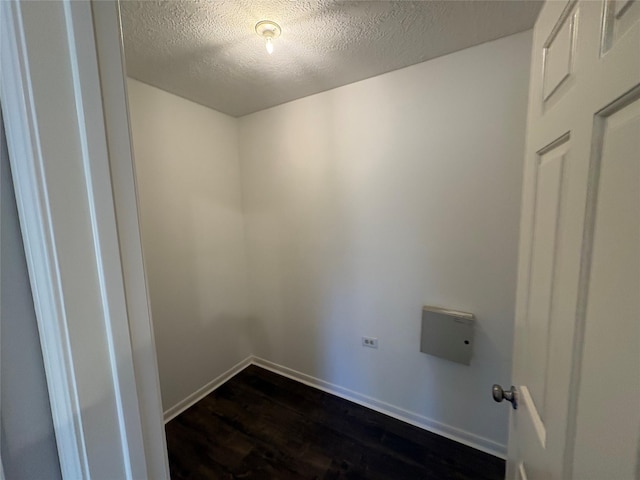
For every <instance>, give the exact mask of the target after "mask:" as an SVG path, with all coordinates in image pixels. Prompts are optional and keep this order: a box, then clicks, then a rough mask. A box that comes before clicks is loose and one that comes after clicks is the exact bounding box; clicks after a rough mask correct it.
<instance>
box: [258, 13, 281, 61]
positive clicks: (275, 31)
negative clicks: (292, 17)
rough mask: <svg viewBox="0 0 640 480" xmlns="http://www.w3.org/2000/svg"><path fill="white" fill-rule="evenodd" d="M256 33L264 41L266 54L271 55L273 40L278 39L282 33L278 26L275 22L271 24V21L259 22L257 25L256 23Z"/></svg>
mask: <svg viewBox="0 0 640 480" xmlns="http://www.w3.org/2000/svg"><path fill="white" fill-rule="evenodd" d="M256 33H257V34H258V35H260V36H261V37H263V38H265V39H266V42H267V44H266V47H267V52H269V54H272V53H273V39H274V38H278V37H279V36H280V33H282V29H281V28H280V25H278V24H277V23H276V22H272V21H271V20H260V21H259V22H258V23H256Z"/></svg>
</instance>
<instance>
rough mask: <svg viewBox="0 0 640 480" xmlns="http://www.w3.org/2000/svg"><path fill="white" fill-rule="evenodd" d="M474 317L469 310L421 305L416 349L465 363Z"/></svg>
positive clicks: (471, 339) (466, 361) (469, 352)
mask: <svg viewBox="0 0 640 480" xmlns="http://www.w3.org/2000/svg"><path fill="white" fill-rule="evenodd" d="M474 319H475V317H474V315H473V314H472V313H466V312H458V311H456V310H449V309H446V308H438V307H430V306H426V307H423V309H422V333H421V335H420V351H421V352H423V353H428V354H429V355H435V356H436V357H440V358H445V359H447V360H451V361H452V362H458V363H463V364H465V365H469V363H470V362H471V352H472V350H473V324H474Z"/></svg>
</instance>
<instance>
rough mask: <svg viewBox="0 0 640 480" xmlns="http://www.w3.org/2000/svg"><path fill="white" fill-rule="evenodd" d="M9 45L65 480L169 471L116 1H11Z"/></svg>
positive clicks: (28, 232) (0, 16)
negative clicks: (31, 3) (43, 2)
mask: <svg viewBox="0 0 640 480" xmlns="http://www.w3.org/2000/svg"><path fill="white" fill-rule="evenodd" d="M41 26H42V27H46V28H39V27H41ZM0 43H2V49H1V54H0V98H1V99H2V102H1V103H2V110H3V114H4V120H5V127H6V136H7V146H8V150H9V157H10V161H11V167H12V176H13V182H14V185H15V191H16V200H17V205H18V213H19V218H20V227H21V231H22V236H23V242H24V247H25V253H26V257H27V266H28V270H29V277H30V283H31V289H32V292H33V300H34V306H35V310H36V316H37V321H38V330H39V334H40V341H41V347H42V353H43V360H44V366H45V372H46V377H47V385H48V391H49V400H50V403H51V411H52V416H53V423H54V429H55V435H56V441H57V446H58V455H59V459H60V467H61V471H62V474H63V478H74V479H75V478H91V477H92V476H93V477H96V478H127V479H133V478H165V479H168V478H169V469H168V461H167V451H166V442H165V436H164V423H163V416H162V404H161V397H160V387H159V380H158V371H157V360H156V351H155V344H154V340H153V331H152V324H151V314H150V309H149V303H148V295H147V287H146V279H145V273H144V265H143V258H142V247H141V242H140V232H139V222H138V214H137V199H136V186H135V176H134V167H133V158H132V152H131V142H130V134H129V124H128V110H127V103H126V83H125V82H126V79H125V71H124V67H123V54H122V50H121V37H120V21H119V11H118V4H117V2H116V1H114V0H109V1H100V2H93V1H92V2H73V1H70V0H62V1H58V2H46V4H41V5H38V6H37V8H34V6H33V5H30V4H28V2H27V3H21V2H0Z"/></svg>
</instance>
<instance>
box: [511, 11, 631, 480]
mask: <svg viewBox="0 0 640 480" xmlns="http://www.w3.org/2000/svg"><path fill="white" fill-rule="evenodd" d="M533 42H534V43H533V58H532V70H531V85H530V97H529V118H528V131H527V143H526V145H527V146H526V160H525V161H526V165H525V179H524V197H523V210H522V215H523V217H522V223H521V241H520V258H519V273H518V298H517V309H516V337H515V347H514V348H515V350H514V356H515V361H514V374H513V384H514V385H515V388H516V389H517V392H518V393H517V397H518V403H519V405H518V408H517V409H512V410H511V411H512V415H511V422H510V437H509V459H508V463H507V478H509V479H514V478H521V479H528V480H536V479H571V478H573V479H579V480H586V479H598V480H604V479H610V480H618V479H639V478H640V464H639V456H640V453H639V452H640V0H617V1H614V0H611V1H602V0H599V1H594V0H591V1H579V2H575V1H569V2H566V1H548V2H547V3H546V4H545V5H544V7H543V9H542V11H541V13H540V17H539V19H538V21H537V23H536V26H535V30H534V39H533ZM505 387H507V386H505Z"/></svg>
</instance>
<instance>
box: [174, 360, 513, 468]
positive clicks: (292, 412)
mask: <svg viewBox="0 0 640 480" xmlns="http://www.w3.org/2000/svg"><path fill="white" fill-rule="evenodd" d="M166 432H167V443H168V449H169V464H170V468H171V478H172V479H173V480H182V479H258V480H271V479H273V480H289V479H292V480H293V479H323V480H333V479H349V480H352V479H372V480H383V479H393V480H403V479H410V480H418V479H437V480H439V479H460V480H468V479H479V480H494V479H495V480H497V479H502V478H504V468H505V464H504V461H503V460H501V459H499V458H496V457H493V456H491V455H488V454H486V453H483V452H480V451H478V450H474V449H472V448H469V447H467V446H464V445H461V444H459V443H456V442H453V441H451V440H448V439H446V438H443V437H440V436H438V435H435V434H433V433H430V432H426V431H424V430H421V429H419V428H417V427H414V426H412V425H409V424H406V423H404V422H400V421H398V420H395V419H393V418H391V417H388V416H386V415H382V414H380V413H377V412H374V411H373V410H370V409H368V408H365V407H361V406H359V405H357V404H355V403H352V402H349V401H347V400H343V399H341V398H339V397H336V396H333V395H330V394H328V393H324V392H322V391H320V390H317V389H314V388H311V387H308V386H306V385H303V384H301V383H298V382H295V381H293V380H290V379H288V378H285V377H283V376H281V375H277V374H274V373H271V372H269V371H267V370H264V369H262V368H259V367H256V366H255V365H251V366H250V367H248V368H246V369H245V370H243V371H242V372H240V373H239V374H238V375H236V376H235V377H234V378H232V379H231V380H229V381H228V382H227V383H225V384H224V385H222V386H221V387H220V388H218V389H217V390H216V391H214V392H213V393H211V394H209V395H208V396H207V397H205V398H204V399H202V400H201V401H200V402H198V403H197V404H196V405H194V406H193V407H191V408H189V409H188V410H187V411H185V412H184V413H182V414H180V415H179V416H178V417H176V418H175V419H174V420H172V421H171V422H169V423H168V424H167V425H166Z"/></svg>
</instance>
